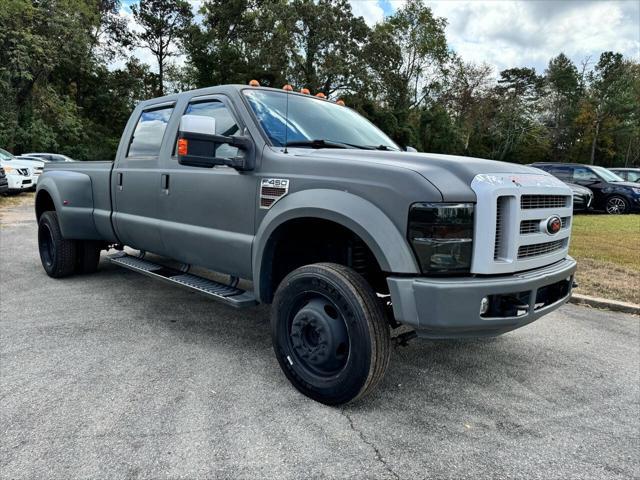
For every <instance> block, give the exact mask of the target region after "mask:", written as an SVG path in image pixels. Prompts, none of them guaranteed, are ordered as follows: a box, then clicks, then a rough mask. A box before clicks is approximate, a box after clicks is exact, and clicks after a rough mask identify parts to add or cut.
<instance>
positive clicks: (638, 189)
mask: <svg viewBox="0 0 640 480" xmlns="http://www.w3.org/2000/svg"><path fill="white" fill-rule="evenodd" d="M631 190H633V193H635V194H636V195H640V188H636V187H631Z"/></svg>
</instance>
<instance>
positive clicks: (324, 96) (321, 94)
mask: <svg viewBox="0 0 640 480" xmlns="http://www.w3.org/2000/svg"><path fill="white" fill-rule="evenodd" d="M316 97H318V98H327V96H326V95H325V94H324V93H322V92H318V93H316Z"/></svg>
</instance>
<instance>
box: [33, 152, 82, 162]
mask: <svg viewBox="0 0 640 480" xmlns="http://www.w3.org/2000/svg"><path fill="white" fill-rule="evenodd" d="M24 156H25V157H38V158H40V159H42V160H45V161H47V162H75V160H74V159H73V158H71V157H67V156H66V155H62V154H61V153H25V154H24Z"/></svg>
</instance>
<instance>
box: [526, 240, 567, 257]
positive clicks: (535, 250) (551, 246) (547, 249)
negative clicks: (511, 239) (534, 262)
mask: <svg viewBox="0 0 640 480" xmlns="http://www.w3.org/2000/svg"><path fill="white" fill-rule="evenodd" d="M565 242H566V240H565V239H562V240H554V241H553V242H545V243H537V244H535V245H522V246H521V247H520V248H518V259H521V258H530V257H539V256H540V255H546V254H547V253H551V252H555V251H556V250H561V249H563V248H564V246H565Z"/></svg>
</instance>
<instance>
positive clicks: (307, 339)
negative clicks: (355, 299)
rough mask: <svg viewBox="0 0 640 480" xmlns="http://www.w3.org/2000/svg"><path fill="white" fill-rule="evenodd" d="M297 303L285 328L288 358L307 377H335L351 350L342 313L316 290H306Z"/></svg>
mask: <svg viewBox="0 0 640 480" xmlns="http://www.w3.org/2000/svg"><path fill="white" fill-rule="evenodd" d="M296 303H297V306H296V307H295V308H293V309H291V315H290V319H289V322H288V331H287V343H288V346H289V351H290V352H291V356H292V357H293V358H291V360H290V361H293V362H295V363H296V365H297V366H298V367H299V368H300V369H301V370H302V372H301V373H303V374H304V376H305V377H308V378H310V379H318V380H329V379H333V378H335V377H337V376H338V375H340V373H341V372H342V371H344V369H345V368H346V366H347V364H348V362H349V357H350V352H351V340H350V337H349V333H348V329H347V325H346V322H345V316H344V313H343V312H342V311H341V309H340V307H339V306H338V305H336V304H335V302H333V301H332V300H331V299H329V298H328V297H326V296H325V295H323V294H321V293H319V292H307V294H305V295H304V296H303V297H301V298H300V299H299V301H298V302H296Z"/></svg>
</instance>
